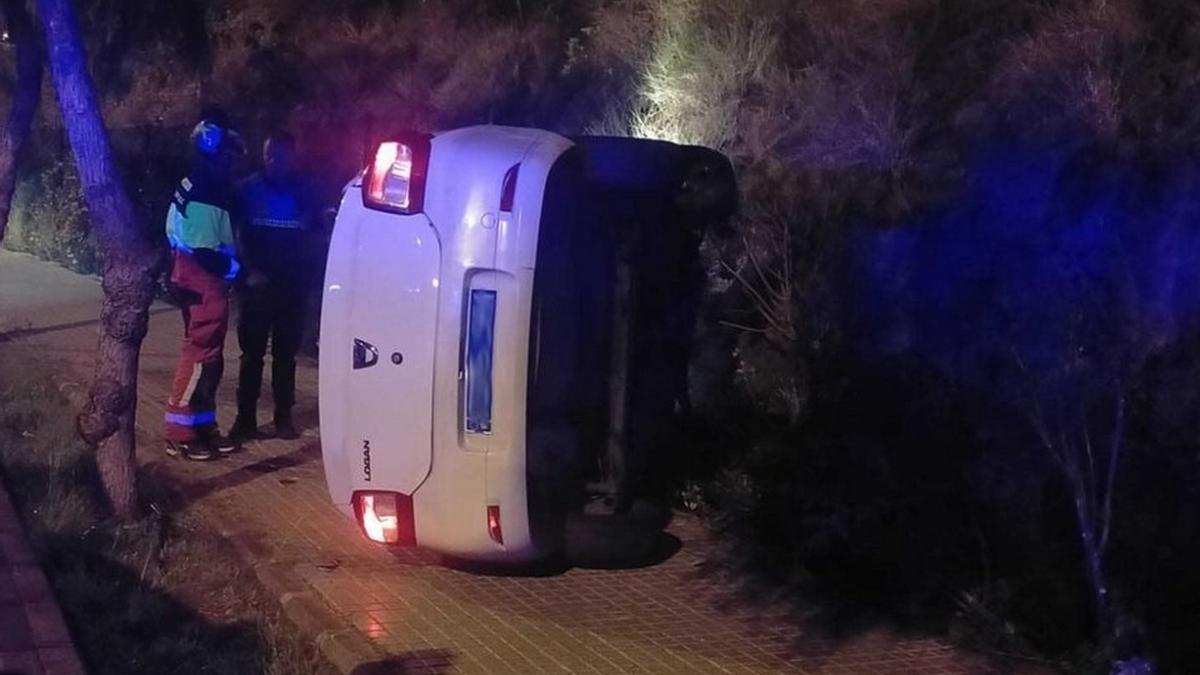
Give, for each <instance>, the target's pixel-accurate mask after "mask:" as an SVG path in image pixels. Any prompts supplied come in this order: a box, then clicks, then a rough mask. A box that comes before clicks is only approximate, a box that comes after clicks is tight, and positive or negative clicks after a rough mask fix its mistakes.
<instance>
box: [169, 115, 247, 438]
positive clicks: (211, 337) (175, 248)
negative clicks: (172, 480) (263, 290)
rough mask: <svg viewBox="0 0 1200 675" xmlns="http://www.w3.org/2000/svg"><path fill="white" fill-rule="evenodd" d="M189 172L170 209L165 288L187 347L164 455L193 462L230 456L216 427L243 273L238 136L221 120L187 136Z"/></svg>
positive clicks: (211, 119)
mask: <svg viewBox="0 0 1200 675" xmlns="http://www.w3.org/2000/svg"><path fill="white" fill-rule="evenodd" d="M191 140H192V145H193V151H194V153H195V160H194V164H193V167H192V169H191V171H190V172H188V175H186V176H184V177H183V178H182V179H181V180H180V181H179V184H178V186H177V187H176V189H175V194H174V196H173V198H172V200H171V205H170V206H169V207H168V208H167V222H166V234H167V241H168V242H169V243H170V246H171V276H170V288H171V291H172V294H173V295H174V296H175V298H176V299H177V300H178V301H179V304H180V306H181V307H182V310H183V321H184V339H183V346H182V348H181V349H180V352H179V362H178V365H177V366H176V368H175V377H174V380H173V381H172V383H171V393H170V397H169V398H168V400H167V413H166V429H165V432H164V436H165V439H166V452H167V454H168V455H170V456H172V457H179V456H182V457H185V458H187V459H191V460H207V459H212V458H213V457H214V456H215V455H218V454H225V453H229V452H233V450H234V449H235V447H234V444H233V443H232V442H230V441H229V440H228V439H226V438H224V437H223V436H222V435H221V434H220V433H219V432H218V427H217V409H216V393H217V386H218V385H219V384H220V382H221V373H222V371H223V369H224V364H225V360H224V354H223V346H224V344H225V333H226V330H227V328H228V324H229V288H230V285H231V284H232V283H233V280H234V279H235V278H237V276H238V273H239V271H240V267H241V265H240V263H239V262H238V259H237V256H236V255H235V252H234V238H233V228H232V224H231V216H230V210H231V209H232V207H233V204H234V192H233V185H232V182H231V179H230V175H231V169H232V159H233V157H234V156H235V155H236V154H238V153H240V152H243V151H244V150H243V146H242V145H241V141H240V139H239V137H238V135H237V132H236V131H234V130H233V128H232V127H231V126H230V125H229V122H228V120H227V119H226V118H225V116H224V115H223V114H221V113H219V112H211V113H208V114H206V115H205V116H204V117H203V119H202V120H201V121H200V123H199V124H197V125H196V127H195V128H194V129H193V130H192V139H191Z"/></svg>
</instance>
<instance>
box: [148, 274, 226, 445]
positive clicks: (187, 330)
mask: <svg viewBox="0 0 1200 675" xmlns="http://www.w3.org/2000/svg"><path fill="white" fill-rule="evenodd" d="M172 256H173V264H172V267H171V284H172V285H174V286H175V288H176V289H177V290H178V291H180V292H181V295H183V296H185V297H186V299H185V300H184V304H183V346H182V348H181V349H180V350H179V363H178V365H177V366H176V367H175V379H174V380H173V381H172V383H171V396H170V398H169V399H168V400H167V415H166V430H165V433H164V436H165V437H166V439H167V440H169V441H176V442H185V443H186V442H189V441H193V440H196V439H197V438H200V437H202V436H205V435H207V434H210V433H212V432H214V431H216V429H217V386H218V385H219V384H220V383H221V373H222V372H223V371H224V369H225V355H224V346H225V332H226V331H227V330H228V328H229V283H228V282H227V281H225V280H224V279H222V278H221V277H219V276H217V275H215V274H212V273H210V272H207V271H205V270H204V269H203V268H201V267H200V265H199V264H198V263H197V262H196V260H195V258H193V257H192V256H191V255H190V254H188V253H184V252H181V251H174V252H173V253H172Z"/></svg>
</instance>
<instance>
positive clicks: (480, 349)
mask: <svg viewBox="0 0 1200 675" xmlns="http://www.w3.org/2000/svg"><path fill="white" fill-rule="evenodd" d="M495 329H496V291H488V290H478V289H476V290H472V291H471V300H470V305H469V306H468V308H467V358H466V368H467V392H466V396H467V413H466V418H467V420H466V422H467V425H466V426H467V431H468V432H469V433H474V434H490V433H492V349H493V346H494V342H495V332H496V331H495Z"/></svg>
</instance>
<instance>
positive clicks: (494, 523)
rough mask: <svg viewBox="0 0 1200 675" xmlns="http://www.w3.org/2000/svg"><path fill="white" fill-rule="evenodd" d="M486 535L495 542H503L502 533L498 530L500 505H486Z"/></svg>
mask: <svg viewBox="0 0 1200 675" xmlns="http://www.w3.org/2000/svg"><path fill="white" fill-rule="evenodd" d="M487 520H488V535H489V536H491V538H492V541H494V542H496V543H497V544H503V543H504V533H503V532H502V531H501V530H500V507H499V506H489V507H487Z"/></svg>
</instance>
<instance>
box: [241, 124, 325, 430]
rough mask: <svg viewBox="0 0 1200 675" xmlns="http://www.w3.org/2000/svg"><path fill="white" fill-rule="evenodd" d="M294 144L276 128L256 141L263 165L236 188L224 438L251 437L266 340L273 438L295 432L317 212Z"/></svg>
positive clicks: (254, 426)
mask: <svg viewBox="0 0 1200 675" xmlns="http://www.w3.org/2000/svg"><path fill="white" fill-rule="evenodd" d="M295 152H296V142H295V140H294V139H293V138H292V136H291V135H290V134H288V133H286V132H283V131H276V132H274V133H272V134H271V135H270V136H269V137H268V138H267V140H266V142H265V143H264V144H263V170H262V171H261V172H259V173H257V174H254V175H253V176H251V177H249V178H248V179H246V180H245V181H244V182H243V183H242V184H241V185H240V186H239V187H240V189H239V192H240V193H241V206H242V217H241V218H239V222H238V224H237V225H238V232H237V236H238V242H239V250H240V251H241V252H242V254H243V257H244V258H245V261H244V262H245V265H246V275H245V279H244V280H243V282H242V283H241V284H240V285H239V286H238V294H237V298H238V308H239V315H238V343H239V344H240V346H241V348H242V359H241V367H240V371H239V373H238V391H237V399H238V414H237V419H236V420H235V421H234V424H233V428H232V429H231V430H230V432H229V435H230V437H232V438H233V439H235V440H247V439H251V438H255V437H257V436H258V435H259V433H258V418H257V414H256V410H257V406H258V396H259V391H260V390H261V388H262V376H263V359H264V357H265V356H266V352H267V342H268V340H269V341H270V343H271V388H272V393H273V395H274V403H275V415H274V418H275V419H274V421H275V435H276V436H277V437H279V438H285V439H292V438H296V437H297V436H298V432H297V431H296V426H295V423H294V422H293V420H292V406H293V405H294V404H295V402H296V353H297V352H298V351H299V349H300V340H301V337H302V333H303V328H304V314H305V311H304V310H305V302H306V300H307V298H308V289H309V285H310V284H311V283H312V282H313V280H314V279H315V278H316V275H315V270H317V268H318V264H317V261H316V260H315V256H314V251H315V250H316V249H317V246H316V239H317V234H318V232H317V226H316V213H317V209H316V208H315V204H314V203H313V200H312V197H311V195H312V190H311V189H310V188H309V187H308V186H307V185H306V183H305V181H303V180H302V179H301V177H300V176H299V175H298V173H297V171H296V168H295V161H294V158H295Z"/></svg>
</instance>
